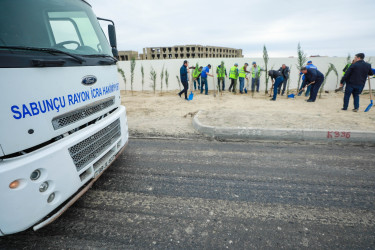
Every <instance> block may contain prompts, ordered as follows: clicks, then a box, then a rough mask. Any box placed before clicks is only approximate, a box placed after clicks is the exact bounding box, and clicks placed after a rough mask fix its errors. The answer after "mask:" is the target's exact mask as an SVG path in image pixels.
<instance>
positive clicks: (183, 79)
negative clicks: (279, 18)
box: [178, 60, 189, 100]
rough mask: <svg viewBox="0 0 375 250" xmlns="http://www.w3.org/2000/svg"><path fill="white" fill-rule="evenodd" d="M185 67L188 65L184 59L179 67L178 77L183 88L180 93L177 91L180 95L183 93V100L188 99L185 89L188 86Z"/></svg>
mask: <svg viewBox="0 0 375 250" xmlns="http://www.w3.org/2000/svg"><path fill="white" fill-rule="evenodd" d="M187 67H188V61H186V60H185V61H184V64H183V65H182V66H181V68H180V79H181V83H182V86H184V89H183V90H182V91H181V92H180V93H178V95H179V96H180V97H181V95H182V93H185V100H188V98H187V91H188V88H189V84H188V71H187Z"/></svg>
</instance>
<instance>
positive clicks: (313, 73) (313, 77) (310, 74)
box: [301, 67, 324, 102]
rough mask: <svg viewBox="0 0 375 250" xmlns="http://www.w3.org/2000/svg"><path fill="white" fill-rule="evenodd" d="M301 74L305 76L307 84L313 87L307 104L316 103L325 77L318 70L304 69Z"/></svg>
mask: <svg viewBox="0 0 375 250" xmlns="http://www.w3.org/2000/svg"><path fill="white" fill-rule="evenodd" d="M301 72H302V73H303V74H304V75H305V81H306V84H308V85H310V86H311V90H310V98H309V99H307V100H306V101H307V102H315V100H316V96H317V95H318V91H319V89H320V86H321V85H322V83H323V81H324V75H323V74H322V72H320V71H319V70H317V69H314V68H307V67H303V68H302V69H301ZM304 87H305V86H303V88H304Z"/></svg>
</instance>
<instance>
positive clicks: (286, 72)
mask: <svg viewBox="0 0 375 250" xmlns="http://www.w3.org/2000/svg"><path fill="white" fill-rule="evenodd" d="M279 71H280V72H281V74H282V75H283V78H284V81H283V83H282V84H280V86H279V89H278V91H277V93H278V94H280V92H281V88H282V92H281V95H284V93H285V88H286V84H287V82H288V78H289V67H287V66H286V65H285V64H283V65H282V66H281V68H280V69H279Z"/></svg>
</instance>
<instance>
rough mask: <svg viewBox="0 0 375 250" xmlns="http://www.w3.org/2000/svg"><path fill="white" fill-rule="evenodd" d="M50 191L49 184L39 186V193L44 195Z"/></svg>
mask: <svg viewBox="0 0 375 250" xmlns="http://www.w3.org/2000/svg"><path fill="white" fill-rule="evenodd" d="M47 189H48V182H46V181H45V182H43V183H42V184H41V185H40V186H39V192H41V193H43V192H44V191H46V190H47Z"/></svg>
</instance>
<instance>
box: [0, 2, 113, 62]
mask: <svg viewBox="0 0 375 250" xmlns="http://www.w3.org/2000/svg"><path fill="white" fill-rule="evenodd" d="M0 46H1V47H2V48H6V47H33V48H47V49H48V48H50V49H55V50H61V51H65V52H68V53H71V54H78V55H106V56H112V52H111V48H110V46H109V44H108V42H107V39H106V37H105V35H104V33H103V31H102V29H101V27H100V25H99V23H98V21H97V19H96V16H95V15H94V13H93V12H92V10H91V7H90V6H89V5H88V4H87V3H86V2H84V1H82V0H64V1H61V0H33V1H30V0H1V1H0ZM25 53H27V52H25Z"/></svg>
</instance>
